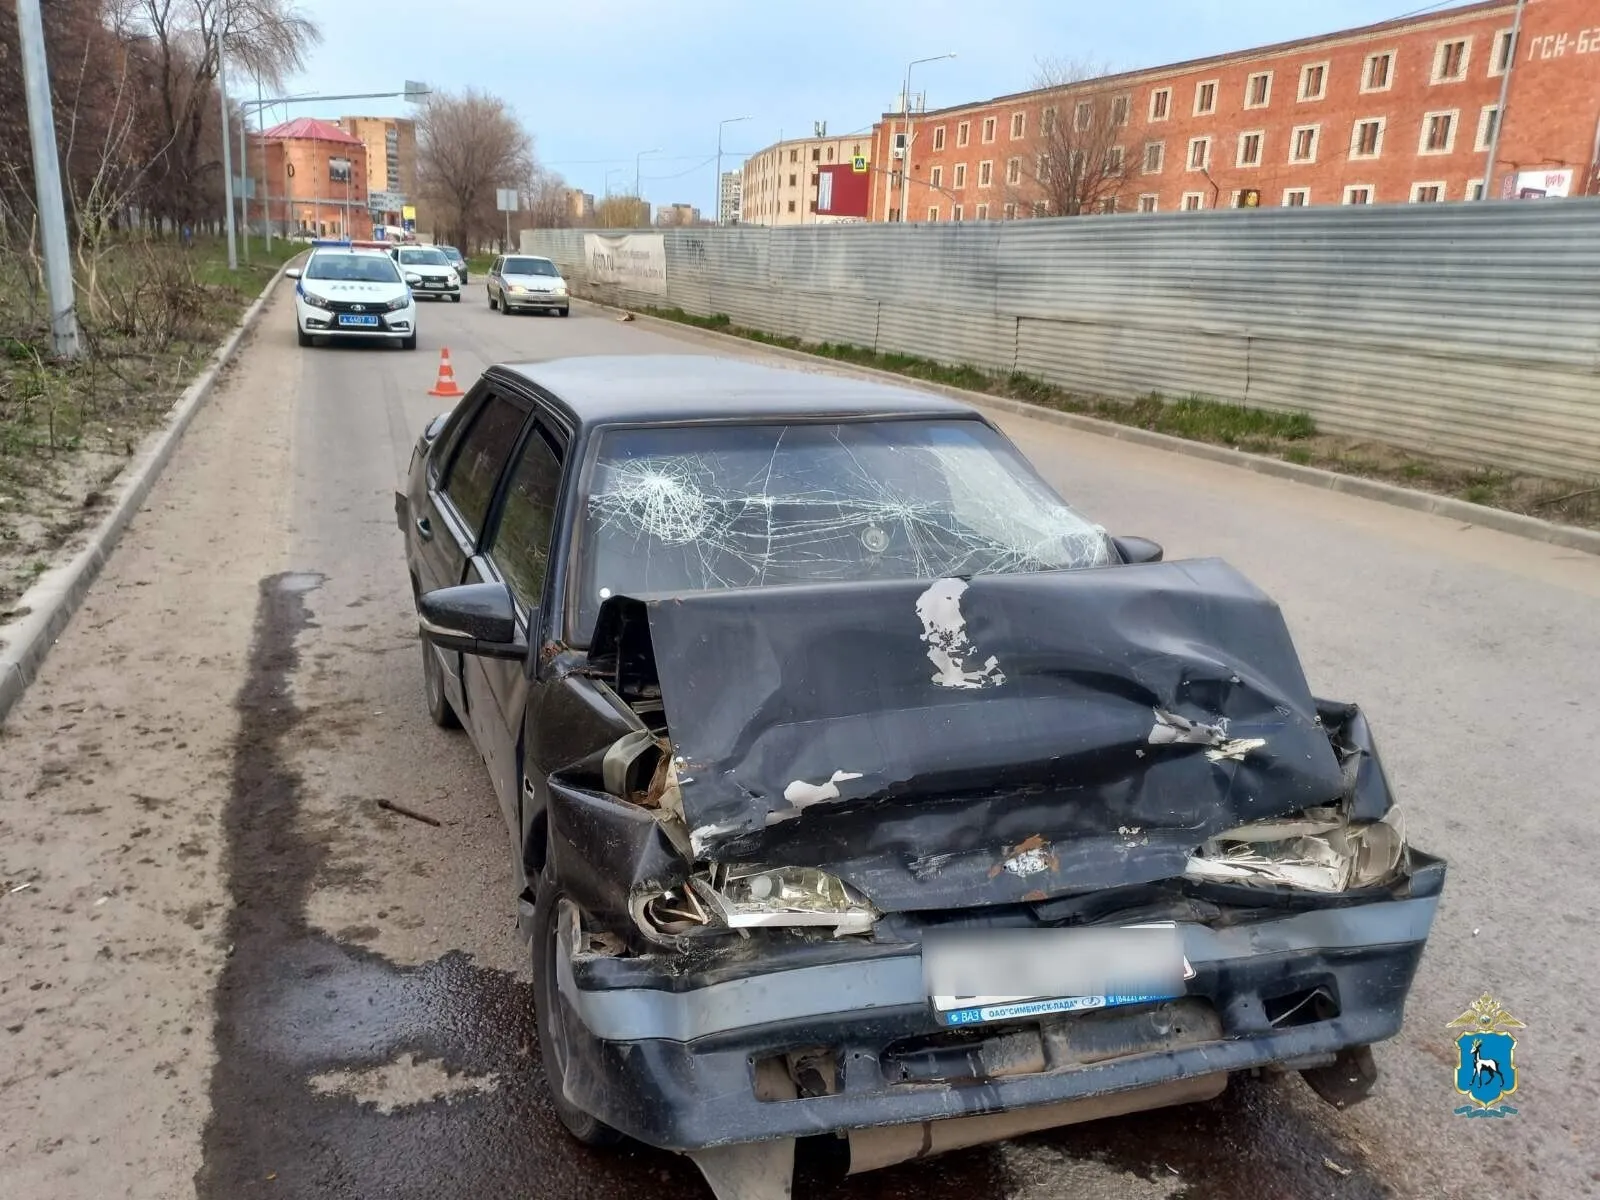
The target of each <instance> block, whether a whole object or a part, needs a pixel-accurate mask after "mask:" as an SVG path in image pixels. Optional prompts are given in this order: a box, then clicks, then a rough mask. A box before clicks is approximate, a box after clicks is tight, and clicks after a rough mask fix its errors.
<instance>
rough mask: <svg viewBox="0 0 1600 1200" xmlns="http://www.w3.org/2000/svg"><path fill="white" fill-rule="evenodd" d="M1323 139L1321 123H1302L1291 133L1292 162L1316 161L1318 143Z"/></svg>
mask: <svg viewBox="0 0 1600 1200" xmlns="http://www.w3.org/2000/svg"><path fill="white" fill-rule="evenodd" d="M1321 140H1322V126H1321V125H1301V126H1300V127H1298V128H1297V129H1295V130H1294V131H1293V132H1292V133H1291V134H1290V135H1289V161H1290V162H1292V163H1314V162H1316V161H1317V143H1318V142H1320V141H1321Z"/></svg>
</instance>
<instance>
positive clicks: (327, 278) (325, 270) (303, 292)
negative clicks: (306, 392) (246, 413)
mask: <svg viewBox="0 0 1600 1200" xmlns="http://www.w3.org/2000/svg"><path fill="white" fill-rule="evenodd" d="M284 274H286V275H287V276H288V277H289V278H290V279H293V280H294V281H295V287H294V316H295V332H296V333H297V334H298V335H299V342H300V344H301V345H302V346H310V345H312V344H313V342H314V341H315V340H316V339H317V338H319V337H320V338H335V337H338V338H360V339H365V340H372V339H382V340H384V341H390V342H398V343H399V344H400V347H401V349H403V350H415V349H416V348H417V302H416V300H415V299H414V298H413V297H412V294H411V287H410V285H409V284H407V282H406V280H405V278H404V277H403V276H402V275H401V274H400V268H399V266H398V265H397V264H396V263H395V261H394V260H393V259H392V258H390V257H389V255H388V254H386V253H385V252H384V251H382V250H376V249H372V250H368V249H357V248H352V247H332V246H330V247H318V248H315V249H313V250H312V251H311V257H310V258H309V259H307V260H306V265H305V266H304V267H291V268H289V270H287V271H285V272H284Z"/></svg>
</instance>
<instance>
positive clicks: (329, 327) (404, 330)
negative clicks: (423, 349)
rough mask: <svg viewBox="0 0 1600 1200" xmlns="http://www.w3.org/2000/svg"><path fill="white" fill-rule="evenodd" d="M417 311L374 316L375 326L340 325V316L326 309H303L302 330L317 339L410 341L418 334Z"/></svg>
mask: <svg viewBox="0 0 1600 1200" xmlns="http://www.w3.org/2000/svg"><path fill="white" fill-rule="evenodd" d="M416 314H417V310H416V307H415V306H414V305H413V306H412V307H410V308H402V309H397V310H395V311H394V312H385V313H376V314H373V315H375V316H377V318H378V324H377V325H376V326H375V327H374V326H360V325H340V324H339V317H340V315H341V314H339V313H336V312H330V311H328V310H327V309H324V308H314V307H312V306H311V305H309V304H308V305H303V306H301V308H300V311H299V313H298V319H299V321H300V328H301V329H302V330H304V331H305V332H306V333H308V334H311V335H312V336H314V337H337V338H369V339H370V338H379V339H388V340H391V341H393V340H397V339H400V338H408V337H411V336H412V335H413V334H415V333H416V331H417V315H416Z"/></svg>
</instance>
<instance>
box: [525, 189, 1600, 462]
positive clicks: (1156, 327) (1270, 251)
mask: <svg viewBox="0 0 1600 1200" xmlns="http://www.w3.org/2000/svg"><path fill="white" fill-rule="evenodd" d="M612 232H615V231H612ZM660 232H661V234H662V236H663V237H664V239H665V248H666V267H667V294H666V295H665V296H661V295H653V294H646V293H642V292H629V291H627V290H624V289H622V288H619V287H616V286H613V285H597V284H594V283H592V282H591V281H590V280H589V277H588V272H587V269H586V264H585V256H584V231H581V230H534V231H528V232H526V233H524V234H523V250H524V251H525V252H529V253H536V254H543V255H546V256H548V257H550V258H552V259H554V260H555V261H556V262H557V263H558V264H559V265H560V266H561V268H562V270H563V272H564V273H566V274H567V276H568V278H569V279H570V280H571V281H572V283H573V286H574V289H575V291H576V292H577V293H578V294H579V295H587V296H590V297H592V298H595V299H600V300H606V301H610V302H613V303H618V304H623V305H631V306H641V305H655V306H660V307H679V308H682V309H684V310H686V311H688V312H691V313H696V314H699V315H702V316H709V315H712V314H715V313H725V314H727V316H728V317H729V318H730V319H731V320H732V321H733V322H734V323H735V324H737V325H743V326H747V327H749V328H753V329H759V330H764V331H766V332H769V333H775V334H782V335H789V336H793V337H799V338H803V339H805V340H807V341H813V342H824V341H828V342H848V343H851V344H854V345H858V346H868V347H871V348H873V349H875V350H878V351H880V352H900V353H904V354H914V355H919V356H922V357H926V358H931V359H935V360H937V361H940V362H945V363H966V364H971V365H973V366H976V367H979V368H981V369H983V370H986V371H991V372H1001V373H1004V372H1010V371H1023V372H1026V373H1027V374H1029V375H1033V376H1037V377H1039V378H1041V379H1045V380H1048V381H1050V382H1051V383H1054V384H1057V385H1060V386H1062V387H1065V388H1069V389H1071V390H1073V391H1076V392H1081V393H1087V394H1095V395H1106V396H1117V397H1132V396H1138V395H1144V394H1147V393H1149V392H1152V391H1156V392H1161V393H1163V394H1165V395H1168V396H1185V395H1189V394H1195V393H1198V394H1201V395H1205V396H1210V397H1215V398H1218V399H1225V400H1233V401H1238V402H1242V403H1245V404H1249V405H1253V406H1257V407H1261V408H1272V409H1286V410H1295V411H1303V412H1308V413H1310V414H1311V415H1312V416H1313V417H1314V418H1315V419H1316V421H1317V424H1318V427H1319V428H1321V429H1323V430H1325V431H1327V432H1330V433H1342V434H1349V435H1353V436H1357V437H1370V438H1374V439H1379V440H1382V441H1386V442H1390V443H1393V444H1397V445H1400V446H1405V447H1409V448H1411V449H1415V450H1420V451H1426V452H1430V453H1433V454H1437V455H1441V456H1443V457H1446V458H1450V459H1454V460H1456V461H1459V462H1467V463H1477V464H1484V465H1490V466H1499V467H1506V468H1510V469H1516V470H1523V471H1530V472H1535V473H1540V474H1548V475H1555V476H1559V477H1568V478H1588V477H1593V476H1597V475H1600V201H1580V200H1568V201H1547V202H1542V203H1527V202H1516V203H1504V204H1454V205H1403V206H1401V205H1397V206H1393V207H1373V208H1333V207H1329V208H1308V209H1260V210H1245V211H1218V212H1208V213H1200V214H1192V213H1173V214H1170V215H1168V214H1162V215H1156V216H1149V217H1140V218H1131V217H1125V216H1124V217H1104V218H1078V219H1075V220H1042V221H1009V222H972V223H967V224H960V225H954V224H943V225H914V224H913V225H880V224H872V225H839V226H820V227H809V228H806V227H802V228H786V229H769V228H764V227H755V226H744V227H740V228H729V229H671V230H662V231H660Z"/></svg>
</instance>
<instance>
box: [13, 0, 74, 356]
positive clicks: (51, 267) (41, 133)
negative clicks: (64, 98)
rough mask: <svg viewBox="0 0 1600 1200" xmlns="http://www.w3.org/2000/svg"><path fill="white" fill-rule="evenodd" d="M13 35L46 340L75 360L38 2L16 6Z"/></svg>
mask: <svg viewBox="0 0 1600 1200" xmlns="http://www.w3.org/2000/svg"><path fill="white" fill-rule="evenodd" d="M17 33H18V42H19V45H20V50H21V56H22V75H23V80H24V86H25V87H26V88H27V95H28V136H29V139H30V140H31V141H32V143H33V186H34V195H35V196H36V197H37V200H38V205H39V240H40V242H41V243H42V244H43V249H44V282H45V290H46V292H48V293H49V298H50V340H51V344H52V346H53V347H54V349H55V352H56V354H57V356H58V357H61V358H78V357H81V356H82V354H83V344H82V342H81V341H80V339H79V337H78V313H77V310H76V308H75V307H74V301H73V295H72V259H71V257H69V255H68V252H67V212H66V198H65V197H64V196H63V195H62V193H61V160H60V158H59V157H58V156H57V153H56V122H55V115H54V113H53V112H52V110H51V105H50V65H49V62H48V61H47V60H46V57H45V49H44V22H43V20H41V19H40V16H39V0H17Z"/></svg>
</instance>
